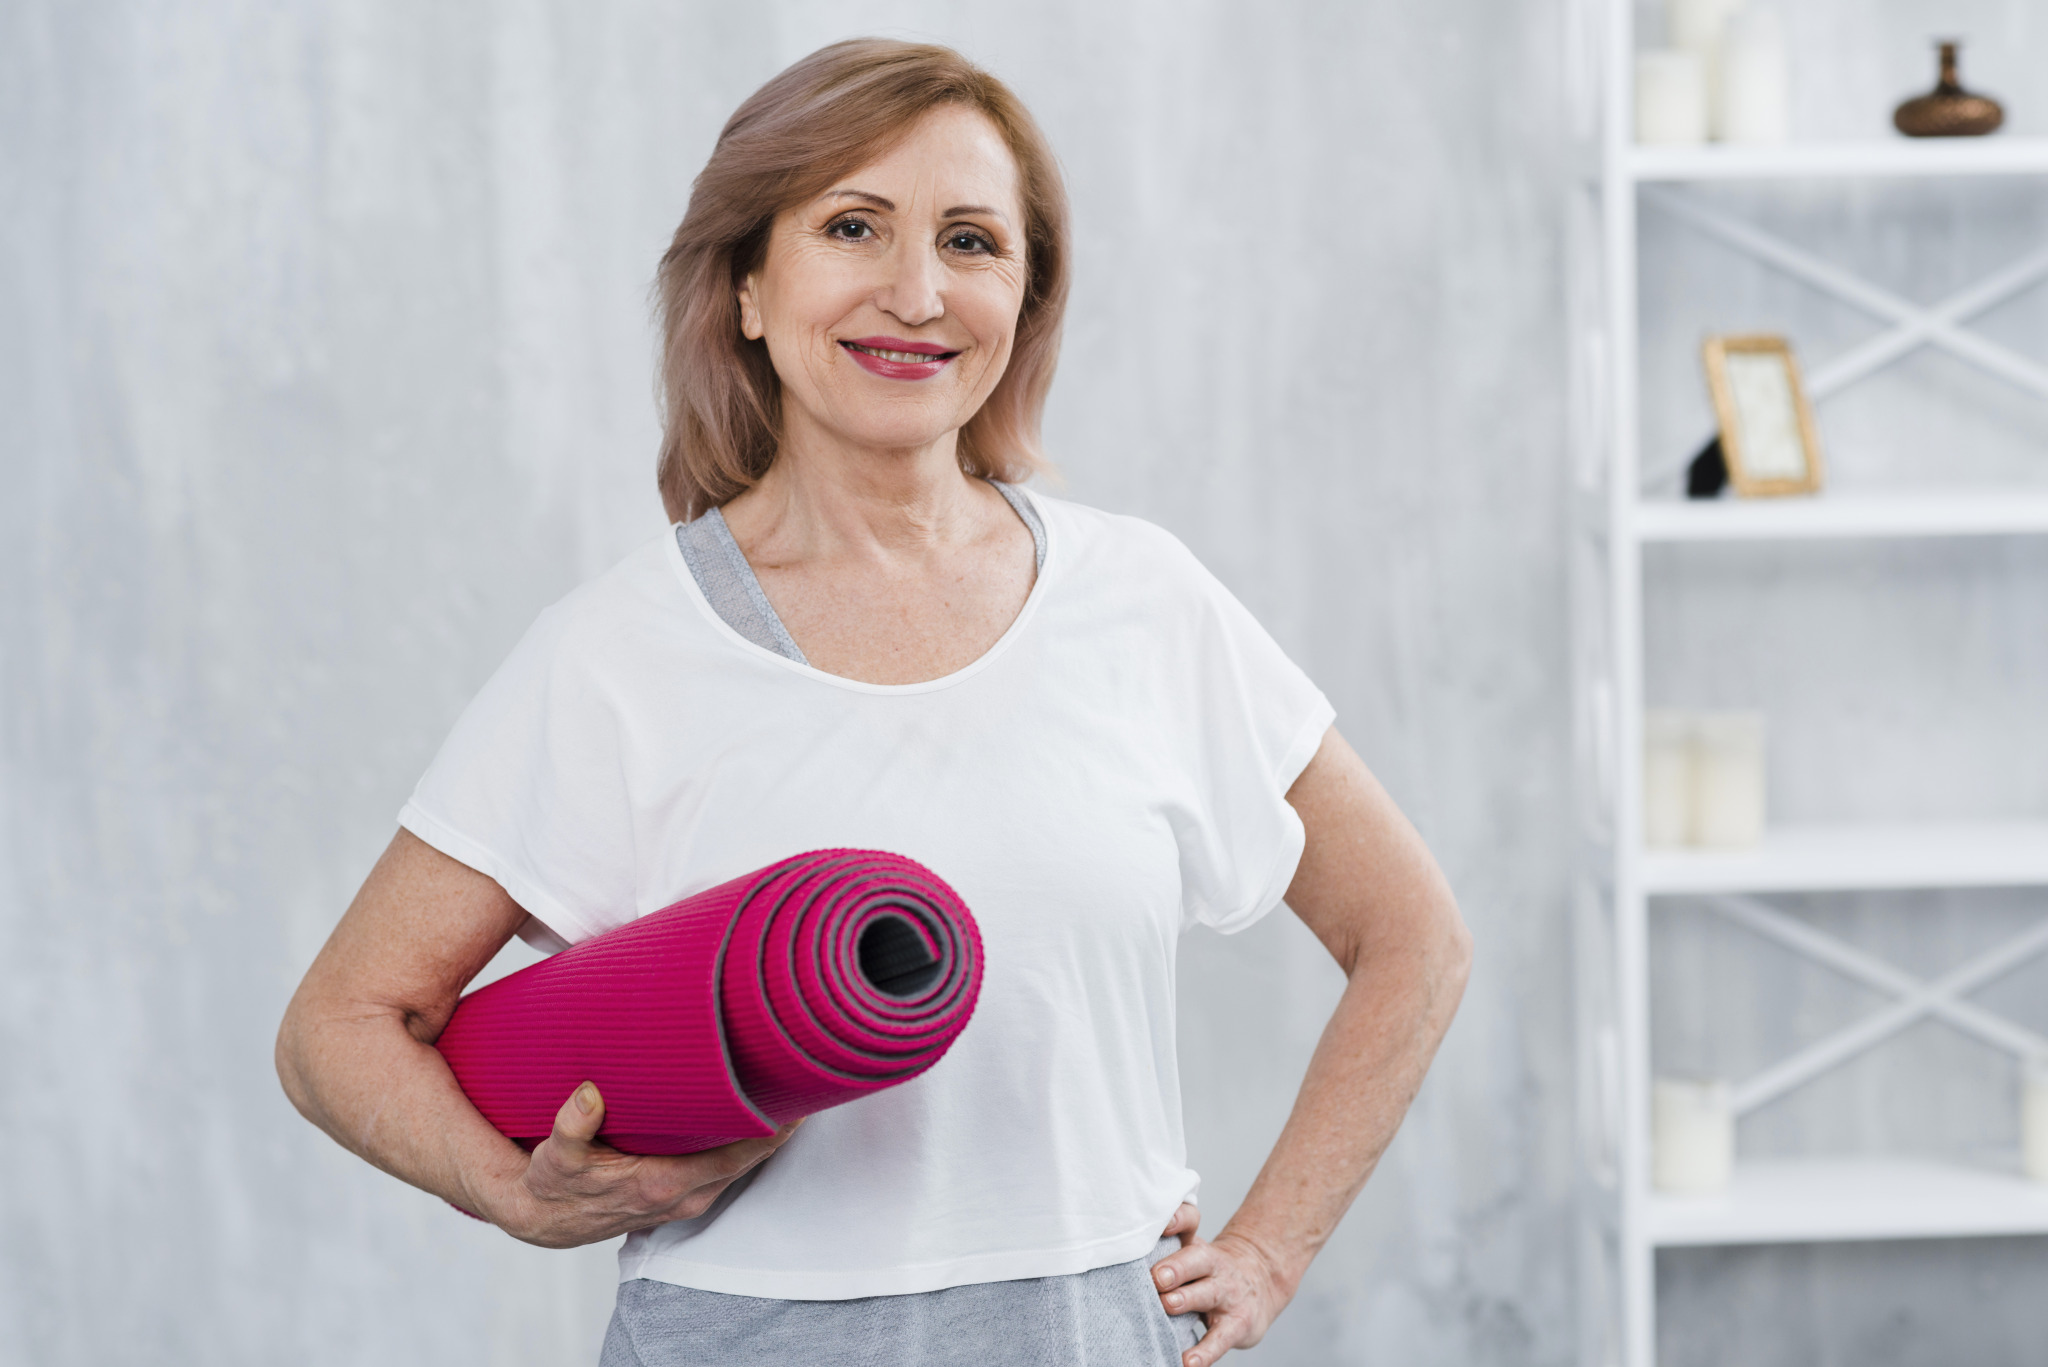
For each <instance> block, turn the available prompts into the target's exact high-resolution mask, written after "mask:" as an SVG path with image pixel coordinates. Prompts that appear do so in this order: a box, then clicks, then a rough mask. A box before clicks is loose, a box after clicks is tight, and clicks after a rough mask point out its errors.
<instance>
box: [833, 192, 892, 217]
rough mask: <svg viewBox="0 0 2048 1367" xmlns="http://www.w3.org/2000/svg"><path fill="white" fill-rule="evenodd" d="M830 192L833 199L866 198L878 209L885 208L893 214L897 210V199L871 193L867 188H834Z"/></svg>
mask: <svg viewBox="0 0 2048 1367" xmlns="http://www.w3.org/2000/svg"><path fill="white" fill-rule="evenodd" d="M828 194H829V197H830V198H832V199H864V200H866V201H867V202H868V203H870V204H872V205H874V206H875V207H876V208H877V209H885V210H887V211H888V212H890V213H892V214H893V213H895V212H896V201H895V200H893V199H884V198H882V196H880V195H875V194H869V193H868V192H867V191H866V190H832V191H829V192H828Z"/></svg>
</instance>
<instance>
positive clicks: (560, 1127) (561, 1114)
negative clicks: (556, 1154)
mask: <svg viewBox="0 0 2048 1367" xmlns="http://www.w3.org/2000/svg"><path fill="white" fill-rule="evenodd" d="M603 1126H604V1096H603V1094H601V1093H600V1092H599V1091H598V1090H597V1084H596V1083H595V1082H586V1083H584V1084H582V1085H581V1086H579V1087H578V1088H577V1089H576V1090H575V1091H573V1092H571V1093H569V1099H568V1100H567V1101H564V1102H563V1103H562V1109H561V1110H559V1111H556V1112H555V1132H554V1134H552V1135H551V1136H549V1137H550V1138H551V1139H553V1140H554V1141H555V1146H556V1147H557V1148H558V1149H560V1150H561V1152H562V1157H563V1158H565V1159H568V1160H570V1161H572V1162H573V1161H575V1160H576V1159H580V1158H582V1157H583V1156H584V1155H585V1154H587V1153H588V1152H589V1150H590V1145H591V1142H592V1141H593V1140H595V1139H596V1138H597V1132H598V1130H599V1129H601V1128H603Z"/></svg>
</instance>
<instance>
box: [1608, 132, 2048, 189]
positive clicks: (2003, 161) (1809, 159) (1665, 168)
mask: <svg viewBox="0 0 2048 1367" xmlns="http://www.w3.org/2000/svg"><path fill="white" fill-rule="evenodd" d="M1622 170H1623V174H1624V175H1625V176H1626V177H1627V178H1628V179H1630V180H1634V181H1638V182H1643V181H1703V180H1809V179H1814V178H1817V177H1842V178H1848V177H1859V176H1860V177H1906V176H2029V175H2048V138H2012V137H1997V136H1993V137H1989V138H1968V139H1962V138H1955V139H1951V138H1927V139H1914V138H1897V139H1891V140H1877V141H1870V142H1807V143H1798V142H1794V143H1784V144H1781V145H1779V146H1775V147H1740V146H1716V145H1711V144H1710V145H1708V146H1704V147H1631V148H1630V149H1628V151H1627V152H1626V153H1625V154H1624V156H1623V160H1622Z"/></svg>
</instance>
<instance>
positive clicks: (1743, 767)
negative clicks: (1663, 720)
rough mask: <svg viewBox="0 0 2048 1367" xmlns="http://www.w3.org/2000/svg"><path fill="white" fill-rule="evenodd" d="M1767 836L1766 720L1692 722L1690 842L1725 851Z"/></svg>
mask: <svg viewBox="0 0 2048 1367" xmlns="http://www.w3.org/2000/svg"><path fill="white" fill-rule="evenodd" d="M1763 833H1764V719H1763V715H1762V714H1761V713H1758V712H1702V713H1700V714H1699V715H1698V716H1697V717H1695V718H1694V719H1693V790H1692V840H1693V843H1694V844H1695V845H1708V846H1714V847H1718V848H1723V849H1732V848H1739V847H1742V846H1746V845H1754V844H1756V842H1757V841H1758V840H1761V839H1762V838H1763Z"/></svg>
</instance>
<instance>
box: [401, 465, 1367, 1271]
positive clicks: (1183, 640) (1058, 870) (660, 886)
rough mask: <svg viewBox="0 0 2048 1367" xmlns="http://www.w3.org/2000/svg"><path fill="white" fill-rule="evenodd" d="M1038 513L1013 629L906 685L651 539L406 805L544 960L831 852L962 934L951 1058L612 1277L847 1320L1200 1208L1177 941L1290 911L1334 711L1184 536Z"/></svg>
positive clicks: (545, 619) (1119, 521) (651, 1243)
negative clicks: (1186, 1117)
mask: <svg viewBox="0 0 2048 1367" xmlns="http://www.w3.org/2000/svg"><path fill="white" fill-rule="evenodd" d="M1032 497H1033V499H1034V501H1035V503H1036V505H1037V507H1038V509H1039V511H1040V513H1041V515H1042V517H1043V519H1044V523H1045V528H1046V533H1047V547H1046V557H1045V563H1044V566H1043V568H1042V569H1041V570H1040V572H1039V575H1038V579H1037V582H1036V584H1035V585H1034V586H1033V588H1032V590H1031V595H1030V597H1029V599H1028V600H1027V601H1026V602H1025V605H1024V609H1023V611H1022V612H1020V613H1019V614H1018V616H1017V620H1016V621H1015V622H1014V623H1012V624H1011V626H1010V629H1009V630H1008V631H1007V632H1005V633H1004V635H1003V637H1002V639H1001V640H999V641H998V642H997V643H996V644H995V645H994V646H993V647H991V648H990V650H989V651H988V653H987V654H986V655H984V656H982V657H981V658H980V659H978V660H976V661H975V662H974V663H973V664H970V665H968V666H967V667H966V668H964V669H962V670H960V671H958V672H957V673H954V674H949V675H947V676H946V677H944V678H941V679H934V680H932V681H930V682H927V683H918V684H899V685H879V684H866V683H857V682H855V681H853V680H850V679H844V678H840V677H838V676H836V675H832V674H826V673H822V672H820V671H819V670H816V669H812V668H810V667H808V666H806V665H802V664H798V663H797V662H795V661H793V660H789V659H786V658H784V657H782V656H780V655H777V654H775V653H774V652H772V651H769V650H766V649H763V648H762V647H760V646H758V645H755V644H753V643H751V642H749V641H747V640H745V639H744V638H742V637H741V636H740V635H738V634H737V633H736V632H734V631H733V630H732V628H731V627H729V626H727V625H726V624H725V623H724V622H723V621H721V620H720V619H719V617H718V616H717V614H716V613H714V612H713V611H712V609H711V607H710V605H709V604H707V603H706V602H705V601H704V598H703V596H702V594H701V593H700V592H699V591H698V589H697V586H696V583H695V581H694V580H693V579H692V578H691V576H690V573H689V570H688V569H687V567H686V566H685V564H684V562H683V559H682V556H681V553H680V552H679V551H678V549H677V547H676V542H675V538H674V536H672V535H669V534H664V535H662V536H661V537H660V538H659V539H657V540H656V541H654V542H651V543H650V544H648V545H646V546H643V547H641V548H640V549H639V550H637V551H635V552H633V553H632V554H631V555H629V556H628V557H627V558H626V559H625V560H624V561H622V562H621V563H620V564H619V565H617V566H616V567H615V568H613V569H612V570H610V571H608V572H607V573H605V574H603V575H601V576H599V577H598V578H597V579H595V580H593V581H592V582H590V583H589V584H586V585H584V586H583V587H582V588H580V589H578V590H576V591H575V592H574V593H571V594H570V595H569V596H568V597H567V598H564V599H563V600H562V601H561V602H560V603H557V604H556V605H555V606H554V607H552V608H549V609H548V610H547V611H546V612H544V613H542V614H541V617H540V620H539V621H538V622H536V623H535V625H534V626H533V628H532V630H530V631H529V632H528V633H527V634H526V637H525V639H523V640H522V641H521V642H520V643H519V645H518V647H517V648H516V649H515V650H514V651H513V652H512V656H511V658H510V659H508V660H507V661H506V662H505V664H504V665H503V666H502V667H501V668H500V669H499V670H498V672H497V674H496V675H494V676H493V677H492V678H491V680H490V682H489V683H487V684H486V685H485V686H484V689H483V691H482V692H481V693H479V694H478V695H477V698H476V700H475V701H474V702H473V703H471V704H470V706H469V709H468V710H467V711H466V712H464V713H463V715H462V718H461V720H460V721H458V722H457V723H456V726H455V730H454V732H453V733H452V734H451V735H450V736H449V738H448V741H447V743H446V744H445V745H444V746H443V747H442V749H441V753H440V754H439V755H438V756H437V757H436V758H435V760H434V763H433V765H432V766H431V767H430V768H429V769H428V770H427V773H426V776H425V777H424V778H422V779H421V780H420V784H419V787H418V789H417V790H416V791H415V792H414V794H413V797H412V800H411V801H410V802H409V803H407V804H406V807H405V809H404V811H403V812H401V813H400V815H399V821H400V822H401V823H402V824H403V825H404V826H405V827H406V828H407V829H408V830H410V831H412V832H413V833H414V834H415V835H417V836H418V837H419V838H420V839H422V840H424V841H426V842H427V843H428V844H430V845H432V846H434V847H435V848H436V849H439V850H441V851H442V852H444V853H446V854H448V855H450V856H452V857H454V858H455V859H458V860H460V861H461V862H463V863H464V864H467V865H469V866H470V867H472V868H474V869H477V870H479V871H481V872H483V873H485V874H488V875H490V876H491V877H492V878H494V879H496V880H497V881H498V882H499V883H500V884H502V885H503V886H504V888H505V890H506V891H507V892H508V893H510V894H511V896H512V897H513V898H514V900H516V901H517V902H518V903H519V905H520V906H522V907H524V908H525V909H526V910H527V911H528V912H530V913H531V916H532V920H530V921H529V923H528V929H527V931H525V932H522V933H525V934H527V937H528V938H529V940H532V941H534V942H535V943H538V944H541V945H542V946H543V947H548V946H550V945H552V946H555V947H559V946H560V945H561V944H562V943H574V942H576V941H579V940H583V939H586V938H588V937H589V936H592V935H596V934H598V933H600V932H602V931H605V930H607V929H610V928H611V927H614V926H618V925H622V924H624V923H625V922H628V921H631V920H632V919H634V918H635V917H638V916H644V915H646V914H647V913H649V912H651V911H656V910H659V909H660V908H662V907H665V906H667V905H669V904H670V903H672V902H675V901H676V900H678V899H679V898H682V897H685V896H687V895H689V894H691V893H694V892H698V891H700V890H702V889H704V888H708V887H712V886H714V885H716V884H718V883H722V882H724V881H726V880H727V879H730V878H734V877H737V876H738V875H740V874H743V873H746V872H749V871H751V870H753V869H757V868H760V867H761V866H763V865H765V864H768V863H771V862H773V861H775V860H777V859H781V858H783V857H784V856H786V855H790V854H795V853H798V852H800V851H803V850H811V849H819V848H826V847H845V846H857V847H863V848H871V849H881V850H891V851H894V852H897V853H900V854H904V855H908V856H909V857H910V858H912V859H916V860H918V861H919V862H921V863H923V864H925V865H926V866H928V867H929V868H931V869H932V870H933V871H934V872H936V873H937V874H938V875H939V876H940V877H942V878H944V879H946V880H947V881H948V882H949V883H951V884H952V885H953V887H954V888H955V889H957V890H958V891H959V893H960V896H961V897H962V898H963V899H964V900H965V901H966V903H967V906H968V907H969V908H970V909H971V910H972V911H973V913H974V916H975V919H976V921H977V922H978V923H979V925H980V927H981V933H982V937H983V942H984V945H985V948H986V956H987V957H986V970H985V975H986V976H985V978H984V980H983V984H982V989H981V999H980V1002H979V1004H978V1006H977V1007H976V1010H975V1014H974V1019H973V1021H972V1022H971V1023H970V1024H969V1025H968V1027H967V1029H966V1030H965V1031H964V1032H963V1033H962V1034H961V1036H960V1038H959V1039H958V1040H957V1041H956V1042H955V1043H954V1045H953V1048H952V1050H951V1052H949V1053H948V1054H947V1055H946V1057H945V1058H943V1059H942V1060H940V1061H939V1063H938V1064H937V1065H936V1066H934V1067H933V1068H932V1069H931V1070H930V1071H929V1072H927V1073H925V1074H924V1075H923V1076H921V1077H919V1078H916V1079H915V1080H913V1081H911V1082H908V1083H905V1084H904V1085H902V1086H899V1087H894V1088H891V1089H889V1090H887V1091H884V1092H881V1093H878V1094H876V1095H874V1096H870V1097H866V1098H863V1099H862V1100H860V1101H856V1102H853V1103H851V1104H850V1105H846V1106H841V1107H837V1108H835V1109H833V1110H829V1111H824V1112H821V1113H819V1114H817V1115H814V1116H812V1117H811V1118H810V1119H809V1120H808V1121H807V1122H806V1123H805V1125H804V1127H803V1128H802V1129H801V1130H799V1131H798V1132H797V1134H796V1136H795V1137H794V1138H793V1139H791V1140H790V1142H789V1143H788V1144H787V1145H785V1146H784V1147H783V1149H782V1150H781V1151H780V1152H779V1153H777V1154H776V1155H775V1156H774V1157H773V1158H772V1159H770V1160H769V1161H768V1162H767V1163H766V1164H764V1165H762V1167H760V1168H759V1169H757V1170H756V1174H755V1175H754V1177H753V1179H752V1180H751V1181H749V1182H747V1183H746V1184H745V1186H744V1187H743V1188H740V1187H738V1184H735V1186H736V1190H735V1191H733V1192H730V1193H728V1198H727V1199H723V1200H721V1201H720V1203H719V1204H718V1205H717V1206H716V1207H714V1208H713V1210H712V1211H711V1212H710V1213H708V1214H706V1215H705V1216H703V1217H701V1218H699V1219H696V1220H684V1221H677V1222H676V1223H673V1224H668V1225H663V1226H661V1227H659V1228H657V1229H653V1230H647V1231H643V1232H641V1233H638V1234H634V1235H632V1236H631V1237H630V1238H629V1239H628V1240H627V1241H626V1245H625V1248H624V1250H623V1251H622V1252H621V1254H620V1269H621V1274H622V1277H624V1278H633V1277H651V1278H655V1279H658V1280H661V1281H667V1282H674V1283H677V1284H680V1285H683V1286H692V1287H698V1288H701V1289H703V1290H707V1291H720V1292H726V1293H730V1294H737V1295H745V1296H771V1297H778V1298H783V1299H791V1300H839V1299H845V1298H850V1297H856V1296H872V1295H893V1294H902V1293H909V1292H917V1291H931V1290H936V1289H938V1288H941V1287H947V1286H958V1285H963V1284H966V1283H970V1282H989V1281H1007V1280H1011V1279H1015V1278H1020V1277H1044V1276H1055V1275H1061V1274H1066V1273H1073V1272H1082V1271H1086V1270H1088V1269H1090V1268H1094V1267H1103V1266H1107V1265H1109V1264H1112V1263H1118V1262H1125V1261H1128V1260H1130V1259H1133V1258H1136V1257H1139V1256H1141V1255H1143V1254H1144V1253H1146V1252H1148V1251H1149V1250H1150V1249H1151V1248H1152V1247H1153V1244H1154V1242H1155V1241H1156V1240H1157V1238H1158V1236H1159V1231H1160V1229H1161V1227H1162V1226H1163V1225H1164V1224H1165V1222H1166V1220H1167V1218H1168V1217H1169V1216H1171V1215H1172V1213H1173V1211H1174V1208H1175V1207H1176V1205H1178V1204H1179V1202H1180V1201H1182V1200H1183V1199H1185V1198H1187V1197H1189V1196H1191V1195H1192V1194H1193V1192H1194V1190H1195V1186H1196V1181H1197V1179H1196V1175H1195V1173H1194V1172H1193V1171H1192V1170H1190V1169H1189V1168H1188V1166H1187V1158H1186V1145H1185V1142H1184V1140H1183V1137H1182V1130H1181V1106H1180V1082H1179V1076H1178V1072H1177V1068H1176V1063H1175V1054H1174V956H1175V950H1176V946H1177V942H1178V940H1179V937H1180V933H1181V931H1182V929H1183V928H1184V927H1187V926H1189V925H1192V924H1195V923H1201V924H1205V925H1209V926H1212V927H1214V928H1216V929H1218V930H1222V931H1234V930H1239V929H1241V928H1243V927H1245V926H1247V925H1250V924H1251V923H1252V922H1253V921H1256V920H1257V919H1258V918H1259V917H1261V916H1262V915H1264V914H1265V913H1266V912H1268V911H1270V910H1271V909H1272V908H1273V907H1274V906H1275V905H1277V904H1278V903H1279V901H1280V898H1281V895H1282V893H1284V892H1285V890H1286V888H1287V885H1288V883H1289V882H1290V881H1291V880H1292V878H1293V875H1294V869H1295V866H1296V864H1297V863H1298V862H1299V860H1300V857H1301V848H1302V827H1301V822H1300V819H1299V818H1298V817H1297V816H1296V815H1295V813H1294V810H1293V808H1291V807H1289V806H1288V805H1287V802H1286V801H1285V797H1284V794H1285V793H1286V791H1287V789H1288V788H1289V787H1290V786H1291V785H1292V784H1293V782H1294V779H1295V778H1296V777H1297V776H1298V775H1299V774H1300V772H1301V770H1302V769H1303V768H1304V767H1305V766H1306V765H1307V763H1308V761H1309V759H1310V758H1311V757H1312V756H1313V755H1314V753H1315V750H1316V747H1317V745H1318V744H1319V742H1320V741H1321V739H1322V736H1323V733H1324V732H1325V731H1326V730H1327V729H1328V727H1329V725H1330V722H1331V719H1332V715H1333V714H1332V712H1331V709H1330V705H1329V703H1328V702H1327V701H1326V700H1325V699H1324V697H1323V695H1322V694H1321V693H1320V692H1319V691H1317V689H1316V687H1315V685H1314V684H1312V683H1310V682H1309V680H1308V678H1307V677H1306V676H1305V675H1304V674H1303V673H1302V672H1301V671H1300V670H1299V669H1298V668H1296V667H1295V666H1294V664H1293V663H1292V662H1290V661H1289V660H1288V659H1287V657H1286V656H1285V655H1284V654H1282V653H1281V651H1280V648H1279V647H1278V646H1277V645H1275V644H1274V642H1273V640H1272V638H1271V637H1270V636H1268V635H1267V634H1266V633H1265V632H1264V631H1263V630H1262V629H1261V628H1260V627H1259V625H1258V623H1257V622H1255V621H1254V620H1253V619H1252V617H1251V615H1250V614H1249V613H1247V612H1246V611H1245V609H1244V608H1243V606H1242V605H1241V604H1239V603H1238V602H1237V600H1236V599H1235V598H1233V597H1231V595H1230V593H1229V592H1228V591H1227V590H1225V589H1224V588H1223V586H1222V585H1221V584H1219V583H1217V582H1216V580H1215V579H1214V578H1213V577H1211V576H1210V575H1209V574H1208V572H1207V571H1205V570H1204V569H1203V568H1202V567H1201V565H1200V564H1198V563H1197V562H1196V560H1195V559H1194V557H1193V556H1192V555H1190V554H1189V553H1188V551H1187V549H1186V548H1185V547H1184V546H1182V545H1181V544H1180V542H1178V541H1177V540H1175V539H1174V538H1173V537H1172V536H1171V535H1169V534H1167V533H1166V532H1164V531H1161V530H1160V529H1159V528H1157V527H1154V526H1152V525H1151V524H1149V523H1146V522H1142V521H1140V520H1138V519H1136V518H1130V517H1118V516H1113V515H1110V514H1106V513H1101V512H1097V511H1095V510H1093V509H1089V508H1084V507H1081V506H1079V505H1076V504H1071V503H1064V502H1060V501H1057V500H1053V499H1047V498H1043V497H1041V496H1038V495H1035V494H1034V495H1032ZM536 922H537V923H538V924H537V925H536V924H535V923H536ZM548 932H552V934H549V933H548Z"/></svg>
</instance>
